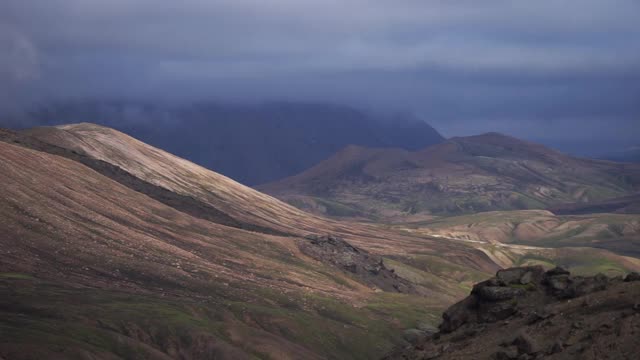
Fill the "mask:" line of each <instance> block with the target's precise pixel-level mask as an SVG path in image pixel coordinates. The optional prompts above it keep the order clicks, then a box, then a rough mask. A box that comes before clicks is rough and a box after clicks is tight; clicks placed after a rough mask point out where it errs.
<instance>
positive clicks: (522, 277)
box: [496, 266, 544, 285]
mask: <svg viewBox="0 0 640 360" xmlns="http://www.w3.org/2000/svg"><path fill="white" fill-rule="evenodd" d="M543 274H544V268H542V266H524V267H517V268H510V269H503V270H499V271H498V272H497V273H496V278H497V280H498V281H499V282H500V284H501V285H516V284H521V285H526V284H528V283H530V282H531V281H532V280H534V278H540V277H542V275H543Z"/></svg>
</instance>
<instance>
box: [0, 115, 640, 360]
mask: <svg viewBox="0 0 640 360" xmlns="http://www.w3.org/2000/svg"><path fill="white" fill-rule="evenodd" d="M0 229H1V230H2V231H1V232H0V245H1V246H0V357H2V358H5V359H18V360H20V359H33V358H48V359H66V358H70V357H71V358H73V357H76V358H94V359H115V358H123V357H124V358H127V357H129V358H131V357H133V358H147V359H169V358H174V359H175V358H178V359H192V358H199V359H214V358H215V359H219V358H222V359H245V358H246V359H255V358H268V357H270V358H278V359H299V358H308V359H316V358H339V359H351V358H353V359H358V358H360V359H369V358H376V357H380V356H382V354H384V353H386V352H387V351H389V350H390V349H391V348H392V347H393V346H395V345H397V344H399V343H401V342H402V331H401V330H403V329H406V328H411V327H416V326H418V325H420V324H423V325H426V326H433V325H435V324H436V323H437V322H438V318H439V315H440V313H441V312H442V311H443V310H444V309H445V307H446V306H447V305H448V304H451V303H453V302H455V301H456V300H458V299H461V298H462V297H463V296H464V295H465V294H466V292H467V291H468V290H469V289H470V288H471V286H472V284H473V283H475V282H477V281H480V280H482V279H484V278H486V277H488V276H489V275H490V274H492V273H493V272H495V271H496V270H497V269H498V268H499V267H501V266H511V265H513V264H519V263H527V262H528V261H530V258H531V257H532V256H533V255H534V254H537V255H540V256H544V259H546V261H548V262H549V264H567V263H570V265H571V266H572V267H575V268H579V269H583V270H584V271H587V272H588V271H590V270H597V269H598V266H600V265H601V262H602V260H603V259H605V260H606V261H608V262H609V263H611V264H614V265H615V268H613V269H611V271H610V273H612V274H623V273H626V272H628V271H630V270H638V269H640V260H638V259H634V258H631V257H627V256H623V255H620V254H616V253H613V252H611V251H608V250H605V249H597V248H589V247H579V248H576V247H566V248H562V249H557V248H543V247H530V246H522V245H515V244H514V245H512V244H505V245H504V246H503V247H500V248H499V249H498V250H499V251H496V249H495V246H494V245H492V244H485V243H476V242H467V241H461V240H460V239H457V238H444V237H438V236H433V234H431V233H427V232H419V231H417V232H411V231H409V230H408V229H406V228H403V229H399V228H394V227H389V226H384V225H377V224H370V223H358V222H350V221H336V220H329V219H326V218H323V217H320V216H315V215H310V214H308V213H305V212H302V211H300V210H298V209H296V208H294V207H292V206H290V205H287V204H285V203H283V202H281V201H279V200H277V199H275V198H273V197H271V196H269V195H265V194H262V193H260V192H258V191H256V190H253V189H250V188H248V187H246V186H244V185H241V184H239V183H236V182H234V181H233V180H231V179H229V178H227V177H224V176H222V175H220V174H217V173H214V172H212V171H210V170H207V169H204V168H202V167H200V166H198V165H195V164H193V163H191V162H189V161H186V160H183V159H181V158H179V157H176V156H174V155H172V154H169V153H167V152H165V151H162V150H160V149H157V148H154V147H152V146H149V145H147V144H145V143H142V142H140V141H138V140H136V139H134V138H132V137H130V136H128V135H125V134H123V133H121V132H118V131H116V130H113V129H110V128H105V127H102V126H98V125H94V124H87V123H82V124H73V125H65V126H60V127H48V128H35V129H31V130H26V131H22V132H14V131H10V130H0ZM434 233H435V232H434ZM326 234H331V235H326ZM436 235H437V234H436Z"/></svg>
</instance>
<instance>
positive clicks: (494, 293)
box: [477, 286, 525, 301]
mask: <svg viewBox="0 0 640 360" xmlns="http://www.w3.org/2000/svg"><path fill="white" fill-rule="evenodd" d="M524 293H525V290H524V289H520V288H513V287H500V286H483V287H480V288H479V289H478V290H477V294H478V297H480V299H482V300H486V301H504V300H510V299H513V298H515V297H518V296H521V295H524Z"/></svg>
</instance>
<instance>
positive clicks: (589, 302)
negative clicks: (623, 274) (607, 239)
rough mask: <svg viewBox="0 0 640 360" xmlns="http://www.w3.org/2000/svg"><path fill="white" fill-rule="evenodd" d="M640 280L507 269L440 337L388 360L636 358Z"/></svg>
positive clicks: (455, 310)
mask: <svg viewBox="0 0 640 360" xmlns="http://www.w3.org/2000/svg"><path fill="white" fill-rule="evenodd" d="M636 276H637V274H636V275H634V274H630V275H628V276H627V279H625V281H623V280H622V278H607V277H606V276H604V275H602V274H598V275H596V276H592V277H583V276H575V277H574V276H571V274H570V273H569V272H568V271H567V270H565V269H562V268H556V269H552V270H549V271H547V272H545V271H544V270H543V269H542V268H541V267H533V268H514V269H506V270H501V271H499V272H498V273H497V274H496V277H495V278H492V279H489V280H487V281H483V282H481V283H479V284H476V286H474V288H473V290H472V292H471V294H470V295H469V296H468V297H467V298H465V299H464V300H462V301H460V302H458V303H456V304H455V305H453V306H451V307H450V308H449V309H447V310H446V311H445V312H444V314H443V316H442V318H443V321H442V324H441V325H440V332H439V333H436V334H434V335H433V336H431V337H428V338H426V339H424V340H422V341H418V343H417V344H415V345H413V346H410V347H407V348H404V349H397V350H396V351H394V352H393V353H391V354H389V355H387V356H386V357H385V359H389V360H390V359H403V360H413V359H429V358H434V357H437V358H438V359H459V360H471V359H474V360H475V359H542V358H544V359H547V358H550V359H582V358H588V359H605V358H606V359H635V358H637V357H636V354H637V351H638V340H637V339H638V336H639V335H640V330H638V329H640V313H639V312H638V311H637V310H636V309H640V304H638V300H637V299H638V298H639V297H640V282H638V281H635V279H637V277H636ZM574 298H579V299H580V300H572V299H574Z"/></svg>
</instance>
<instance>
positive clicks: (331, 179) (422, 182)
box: [258, 133, 640, 221]
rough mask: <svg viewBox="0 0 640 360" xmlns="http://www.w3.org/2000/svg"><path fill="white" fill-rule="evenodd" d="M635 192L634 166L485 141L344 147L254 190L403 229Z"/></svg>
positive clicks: (638, 174) (495, 137)
mask: <svg viewBox="0 0 640 360" xmlns="http://www.w3.org/2000/svg"><path fill="white" fill-rule="evenodd" d="M639 186H640V166H638V165H637V164H627V163H615V162H609V161H599V160H590V159H580V158H574V157H571V156H568V155H564V154H562V153H559V152H557V151H554V150H551V149H548V148H546V147H544V146H541V145H538V144H534V143H529V142H526V141H522V140H519V139H515V138H512V137H508V136H504V135H501V134H497V133H488V134H484V135H478V136H470V137H460V138H452V139H450V140H448V141H446V142H444V143H442V144H438V145H434V146H430V147H427V148H425V149H423V150H420V151H414V152H411V151H407V150H402V149H370V148H363V147H359V146H349V147H347V148H345V149H343V150H342V151H340V152H338V153H337V154H335V155H334V156H332V157H330V158H328V159H326V160H325V161H323V162H321V163H319V164H318V165H316V166H315V167H313V168H311V169H309V170H307V171H305V172H302V173H300V174H298V175H295V176H293V177H290V178H287V179H283V180H280V181H277V182H274V183H271V184H266V185H264V186H260V187H258V189H259V190H262V191H264V192H267V193H269V194H272V195H274V196H277V197H279V198H280V199H283V200H285V201H287V202H289V203H291V204H294V205H296V206H298V207H300V208H303V209H306V210H308V211H311V212H315V213H321V214H326V215H331V216H351V217H361V218H367V219H373V220H382V221H404V220H407V219H421V218H422V219H426V218H428V217H429V216H433V215H437V216H441V215H456V214H465V213H475V212H481V211H491V210H521V209H545V208H547V207H549V206H552V205H558V204H563V203H575V202H579V203H588V202H595V201H602V200H605V199H609V198H615V197H620V196H627V195H630V194H633V193H635V192H636V191H638V188H639Z"/></svg>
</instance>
